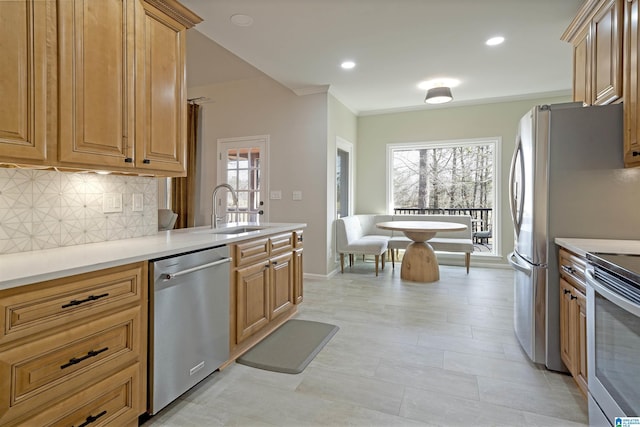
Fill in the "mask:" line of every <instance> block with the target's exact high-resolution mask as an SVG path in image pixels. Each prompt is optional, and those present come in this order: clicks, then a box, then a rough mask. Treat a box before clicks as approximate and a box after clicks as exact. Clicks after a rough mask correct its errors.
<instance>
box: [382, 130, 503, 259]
mask: <svg viewBox="0 0 640 427" xmlns="http://www.w3.org/2000/svg"><path fill="white" fill-rule="evenodd" d="M487 144H492V145H493V147H494V150H493V156H494V158H493V165H494V168H493V174H494V175H493V176H494V178H493V193H494V194H493V200H494V206H493V221H494V233H493V253H492V254H487V255H488V256H493V255H499V254H501V253H502V214H501V211H502V209H501V207H502V164H501V159H502V137H500V136H493V137H487V138H469V139H449V140H442V141H416V142H391V143H388V144H387V159H386V163H387V167H386V170H385V173H386V184H387V185H386V198H387V212H388V214H390V215H393V208H394V206H393V182H392V174H391V168H392V166H393V152H394V151H395V150H407V149H409V150H410V149H417V148H418V147H427V148H447V147H459V146H460V145H487Z"/></svg>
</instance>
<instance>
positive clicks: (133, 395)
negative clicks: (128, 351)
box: [15, 363, 143, 427]
mask: <svg viewBox="0 0 640 427" xmlns="http://www.w3.org/2000/svg"><path fill="white" fill-rule="evenodd" d="M140 391H141V380H140V364H139V363H135V364H133V365H131V366H129V367H127V368H125V369H123V370H122V371H120V372H118V373H116V374H114V375H112V376H110V377H109V378H108V379H106V380H104V381H101V382H99V383H97V384H95V385H93V386H91V387H89V388H87V389H85V390H82V391H81V392H79V393H76V394H74V395H72V396H71V397H70V398H69V399H66V400H64V401H62V402H60V403H58V404H56V405H54V406H52V407H50V408H48V409H45V410H44V411H41V412H39V413H38V415H36V416H35V417H32V418H29V419H28V420H27V421H22V422H19V423H17V424H15V425H16V426H21V427H31V426H36V425H37V426H47V427H53V426H55V427H58V426H59V427H63V426H64V427H67V426H79V425H82V424H83V423H87V422H88V421H91V420H95V421H93V422H91V424H89V425H92V426H102V425H107V424H111V425H127V424H130V423H132V422H134V421H135V423H134V425H137V420H138V414H139V413H140V412H142V411H143V409H142V408H141V399H140Z"/></svg>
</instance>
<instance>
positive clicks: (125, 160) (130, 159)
mask: <svg viewBox="0 0 640 427" xmlns="http://www.w3.org/2000/svg"><path fill="white" fill-rule="evenodd" d="M124 162H125V163H133V158H131V157H127V158H125V159H124Z"/></svg>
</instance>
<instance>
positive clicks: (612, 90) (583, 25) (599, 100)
mask: <svg viewBox="0 0 640 427" xmlns="http://www.w3.org/2000/svg"><path fill="white" fill-rule="evenodd" d="M624 1H625V0H586V1H585V3H584V4H583V5H582V7H581V8H580V10H579V11H578V13H577V15H576V17H575V19H574V20H573V21H572V22H571V24H570V25H569V27H568V28H567V30H566V31H565V32H564V34H563V35H562V40H565V41H568V42H569V43H571V44H572V45H573V99H574V101H582V102H583V103H584V104H585V105H592V104H593V105H604V104H610V103H612V102H615V101H618V100H619V99H621V98H622V75H623V72H622V71H623V69H622V67H623V58H622V38H623V25H622V22H623V9H624Z"/></svg>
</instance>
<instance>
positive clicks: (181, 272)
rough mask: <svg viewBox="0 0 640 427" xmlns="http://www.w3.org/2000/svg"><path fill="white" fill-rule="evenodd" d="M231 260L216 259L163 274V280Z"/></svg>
mask: <svg viewBox="0 0 640 427" xmlns="http://www.w3.org/2000/svg"><path fill="white" fill-rule="evenodd" d="M228 262H231V258H222V259H220V260H218V261H214V262H210V263H207V264H202V265H198V266H196V267H192V268H187V269H186V270H181V271H176V272H175V273H167V274H164V275H163V276H164V280H171V279H175V278H176V277H180V276H184V275H185V274H189V273H193V272H194V271H199V270H204V269H205V268H209V267H215V266H216V265H221V264H226V263H228Z"/></svg>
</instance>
